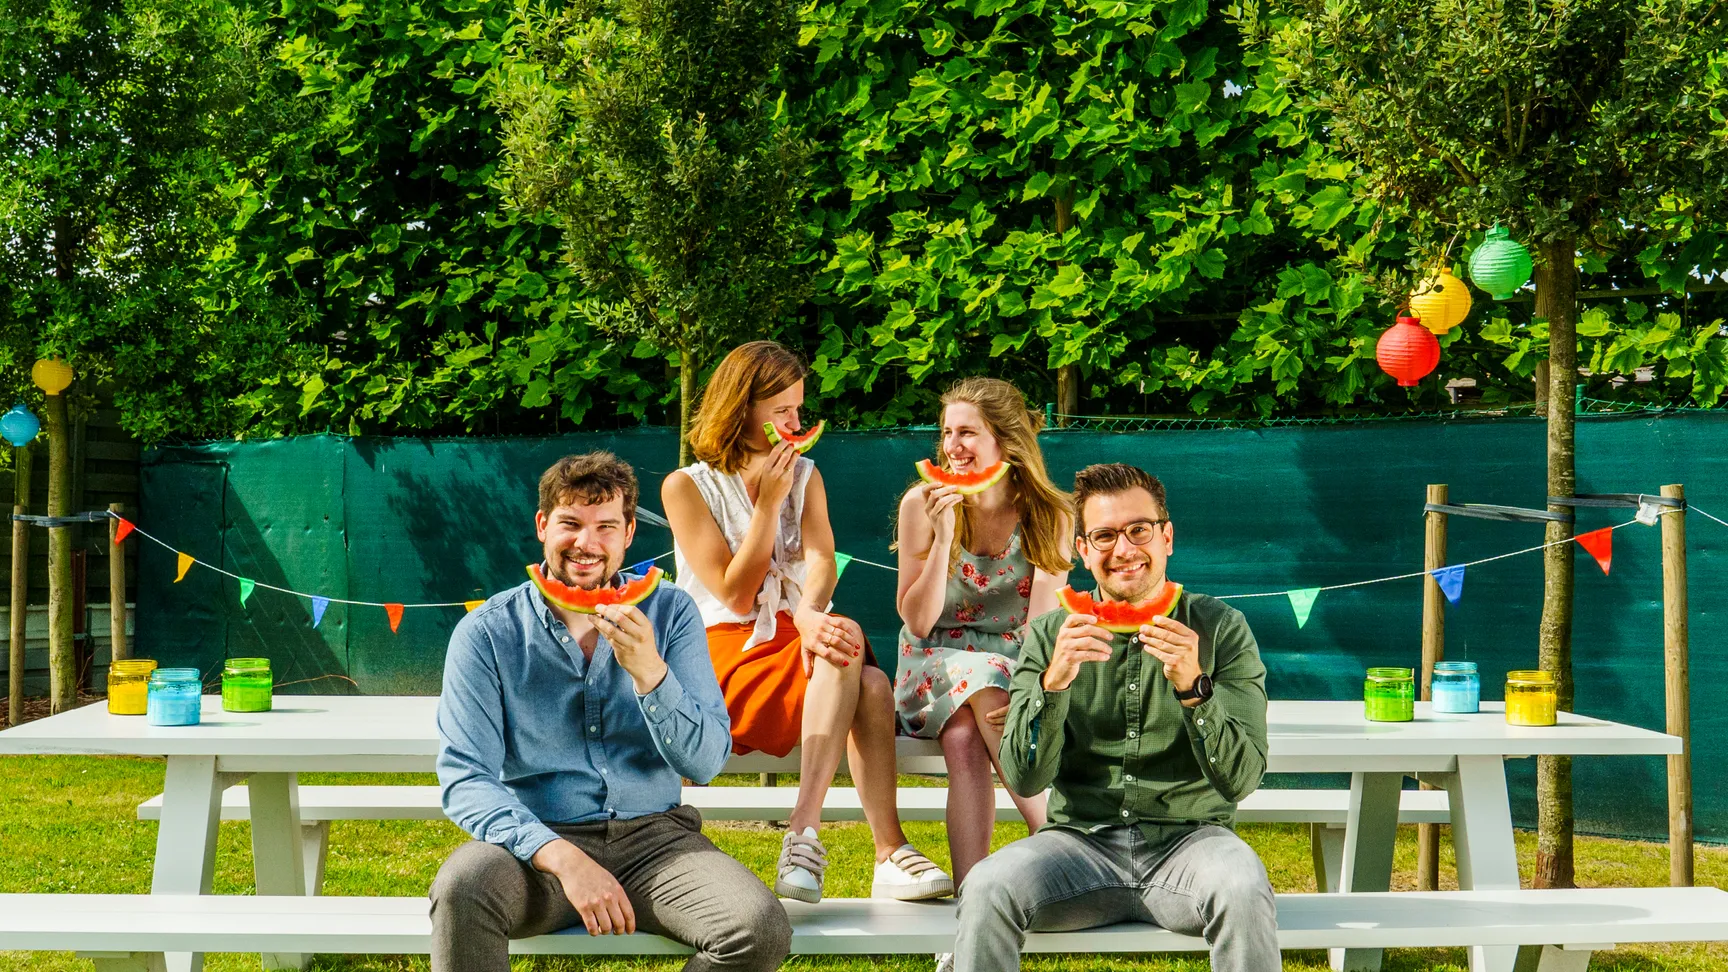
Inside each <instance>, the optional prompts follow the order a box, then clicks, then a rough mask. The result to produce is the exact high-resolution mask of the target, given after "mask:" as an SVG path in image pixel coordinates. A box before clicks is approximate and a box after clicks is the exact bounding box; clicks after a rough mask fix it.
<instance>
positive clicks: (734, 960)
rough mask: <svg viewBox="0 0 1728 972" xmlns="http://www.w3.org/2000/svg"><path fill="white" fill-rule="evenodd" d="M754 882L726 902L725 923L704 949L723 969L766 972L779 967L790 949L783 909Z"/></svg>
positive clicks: (790, 939)
mask: <svg viewBox="0 0 1728 972" xmlns="http://www.w3.org/2000/svg"><path fill="white" fill-rule="evenodd" d="M755 883H756V885H757V886H756V888H755V889H754V890H751V891H748V892H745V893H742V894H739V895H738V896H737V897H736V899H735V900H734V901H732V902H730V903H729V904H730V905H731V907H729V908H728V910H727V913H726V918H725V920H724V921H723V922H722V923H721V925H720V927H718V928H717V929H715V934H714V938H713V941H712V942H711V943H709V945H708V947H707V948H706V949H705V951H707V952H709V953H710V954H712V955H713V956H714V957H715V958H716V959H718V960H720V964H721V965H722V966H723V967H724V968H727V969H738V970H740V972H756V970H761V972H769V970H772V969H777V968H779V967H780V963H782V962H784V961H785V960H786V955H787V954H788V953H789V952H791V950H792V922H791V920H790V919H788V918H787V917H786V908H785V906H784V905H782V904H781V903H780V900H779V899H778V898H776V897H774V895H773V894H772V893H771V892H770V891H769V890H768V888H767V886H765V885H762V884H761V883H760V882H755Z"/></svg>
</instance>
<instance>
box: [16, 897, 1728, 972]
mask: <svg viewBox="0 0 1728 972" xmlns="http://www.w3.org/2000/svg"><path fill="white" fill-rule="evenodd" d="M786 907H787V912H788V913H789V914H790V915H791V917H792V925H793V936H792V951H793V952H794V953H800V954H828V955H874V954H915V953H922V954H926V955H928V954H929V953H932V952H943V951H949V950H951V948H952V946H953V941H954V931H955V911H954V906H953V904H952V903H951V902H927V903H914V902H899V901H886V900H873V899H844V898H842V899H830V900H828V901H824V902H822V903H820V904H816V905H806V904H801V903H799V902H786ZM427 909H428V903H427V901H426V899H425V898H350V897H341V898H313V897H307V898H300V897H251V896H197V895H113V894H39V895H38V894H6V895H0V950H27V951H63V950H69V949H70V950H77V951H78V952H79V953H81V954H85V955H89V956H91V957H94V958H97V959H98V968H102V967H103V960H107V961H108V962H110V963H111V964H110V968H114V969H119V968H126V967H129V968H139V967H141V965H145V966H146V967H147V965H153V964H154V963H148V962H147V959H146V958H145V955H146V954H147V953H156V952H183V951H195V952H300V953H327V954H337V953H341V954H420V955H424V954H426V953H427V950H428V949H429V948H430V940H431V919H430V918H429V916H428V911H427ZM1722 940H1728V892H1724V891H1722V890H1720V889H1717V888H1613V889H1609V888H1596V889H1582V890H1553V891H1437V892H1436V891H1430V892H1391V893H1377V894H1349V895H1339V894H1281V895H1279V896H1278V943H1279V946H1280V947H1281V948H1286V949H1320V948H1328V947H1351V948H1395V947H1396V948H1425V947H1457V946H1471V945H1484V946H1524V947H1526V948H1527V949H1529V952H1528V953H1527V954H1529V956H1530V957H1531V958H1532V959H1544V958H1547V957H1548V954H1549V953H1558V952H1561V950H1566V951H1569V952H1570V953H1571V954H1558V955H1555V956H1554V961H1552V962H1544V964H1547V965H1550V966H1551V967H1555V968H1559V967H1563V966H1572V967H1580V968H1581V967H1582V965H1580V964H1579V961H1578V960H1579V959H1580V958H1582V959H1583V960H1584V962H1587V961H1588V956H1587V955H1580V954H1578V953H1579V952H1588V951H1591V950H1597V949H1603V948H1608V947H1612V944H1623V943H1637V942H1670V941H1722ZM1544 946H1547V947H1549V948H1547V949H1546V950H1545V949H1544ZM1205 948H1206V943H1205V942H1204V941H1203V940H1201V939H1199V938H1194V937H1190V936H1186V935H1180V934H1176V933H1174V932H1170V931H1166V930H1164V929H1162V928H1158V927H1156V926H1152V925H1141V924H1121V925H1112V926H1108V927H1105V928H1097V929H1090V930H1086V931H1078V932H1063V933H1036V934H1033V935H1031V936H1030V937H1029V938H1028V939H1027V942H1026V950H1027V951H1033V952H1089V953H1091V952H1163V951H1199V950H1204V949H1205ZM511 950H512V951H514V952H517V953H526V954H677V953H686V952H688V951H689V949H687V948H685V947H684V946H681V945H678V944H676V943H674V942H671V941H668V940H666V939H664V938H660V937H657V936H653V935H648V934H637V935H630V936H599V937H590V936H589V935H587V934H586V933H585V932H583V931H582V929H581V927H580V926H577V927H576V928H575V929H571V930H568V931H564V932H559V933H556V934H552V935H543V936H539V937H537V938H528V939H522V940H519V941H516V942H512V943H511ZM1521 958H1523V956H1521ZM1532 967H1534V966H1532Z"/></svg>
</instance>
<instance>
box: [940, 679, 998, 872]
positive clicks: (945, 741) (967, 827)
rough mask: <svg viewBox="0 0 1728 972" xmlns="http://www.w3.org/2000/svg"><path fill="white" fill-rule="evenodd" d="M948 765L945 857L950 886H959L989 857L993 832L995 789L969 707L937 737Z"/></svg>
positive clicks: (987, 753) (987, 751)
mask: <svg viewBox="0 0 1728 972" xmlns="http://www.w3.org/2000/svg"><path fill="white" fill-rule="evenodd" d="M938 739H939V740H940V741H941V743H942V757H943V759H944V761H946V763H947V764H948V818H947V822H948V855H949V857H950V859H951V860H952V861H953V865H954V886H955V887H956V888H958V887H960V886H961V883H962V882H963V881H965V880H966V874H967V872H968V871H971V870H972V865H974V864H976V863H978V862H979V861H981V860H983V859H984V858H985V857H986V856H987V855H988V854H989V853H990V837H991V835H992V834H994V832H995V828H996V786H995V783H994V782H993V781H992V780H991V779H990V765H991V754H990V749H989V747H987V746H986V745H985V744H984V736H983V735H982V734H981V733H980V732H979V731H978V720H977V718H975V717H974V716H973V714H972V707H971V706H969V705H963V706H961V707H960V708H959V709H958V710H956V711H955V712H954V714H953V715H951V716H949V717H948V722H947V723H946V724H944V725H943V726H942V733H941V735H940V736H939V737H938Z"/></svg>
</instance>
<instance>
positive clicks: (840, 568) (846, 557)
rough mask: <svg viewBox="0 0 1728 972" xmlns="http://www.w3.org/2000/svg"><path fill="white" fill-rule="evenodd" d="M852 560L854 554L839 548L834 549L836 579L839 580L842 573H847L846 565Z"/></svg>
mask: <svg viewBox="0 0 1728 972" xmlns="http://www.w3.org/2000/svg"><path fill="white" fill-rule="evenodd" d="M851 562H852V555H851V554H846V553H841V552H840V551H838V550H836V551H834V579H835V580H839V579H840V575H841V574H844V573H846V565H847V564H849V563H851Z"/></svg>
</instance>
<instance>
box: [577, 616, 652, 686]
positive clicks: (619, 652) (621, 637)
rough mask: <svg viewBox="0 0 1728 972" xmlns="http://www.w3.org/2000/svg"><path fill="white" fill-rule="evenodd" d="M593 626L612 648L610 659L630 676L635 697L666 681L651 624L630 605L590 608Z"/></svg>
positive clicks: (646, 617)
mask: <svg viewBox="0 0 1728 972" xmlns="http://www.w3.org/2000/svg"><path fill="white" fill-rule="evenodd" d="M594 627H596V628H599V629H600V633H601V634H603V635H605V636H606V640H607V642H609V643H610V644H611V645H612V657H613V658H616V659H618V666H619V667H620V668H622V669H624V670H625V671H626V672H629V673H630V680H631V681H632V682H635V683H636V694H637V695H647V694H648V693H649V692H652V691H654V690H655V689H657V688H659V687H660V683H661V682H662V681H664V680H665V679H666V660H665V659H664V658H661V657H660V651H659V647H658V645H657V644H656V642H655V641H654V625H653V624H651V623H650V622H649V621H648V616H647V615H645V614H643V613H642V611H641V610H640V609H639V608H637V607H636V606H634V605H630V604H602V605H600V606H599V607H597V608H595V609H594Z"/></svg>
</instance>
